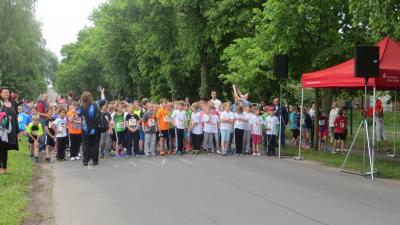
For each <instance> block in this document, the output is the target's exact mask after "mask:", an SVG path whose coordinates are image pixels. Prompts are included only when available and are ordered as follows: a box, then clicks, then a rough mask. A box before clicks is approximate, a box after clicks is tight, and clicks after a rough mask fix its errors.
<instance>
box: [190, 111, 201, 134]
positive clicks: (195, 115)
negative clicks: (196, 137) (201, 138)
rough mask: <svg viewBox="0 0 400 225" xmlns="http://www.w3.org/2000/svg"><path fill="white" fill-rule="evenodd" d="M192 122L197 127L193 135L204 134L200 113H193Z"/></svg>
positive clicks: (194, 128)
mask: <svg viewBox="0 0 400 225" xmlns="http://www.w3.org/2000/svg"><path fill="white" fill-rule="evenodd" d="M191 121H192V123H194V124H195V125H194V126H193V129H192V133H193V134H202V133H203V128H201V116H200V112H192V116H191Z"/></svg>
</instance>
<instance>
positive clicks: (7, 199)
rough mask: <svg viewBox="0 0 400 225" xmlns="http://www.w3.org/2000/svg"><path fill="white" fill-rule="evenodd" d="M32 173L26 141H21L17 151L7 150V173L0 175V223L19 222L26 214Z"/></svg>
mask: <svg viewBox="0 0 400 225" xmlns="http://www.w3.org/2000/svg"><path fill="white" fill-rule="evenodd" d="M32 174H33V163H32V161H31V160H30V157H29V151H28V147H27V142H26V141H22V142H21V143H20V150H19V151H9V152H8V174H6V175H0V224H20V223H21V221H22V219H23V218H24V217H25V216H27V214H28V212H27V206H28V202H29V198H28V192H29V185H30V183H31V180H32Z"/></svg>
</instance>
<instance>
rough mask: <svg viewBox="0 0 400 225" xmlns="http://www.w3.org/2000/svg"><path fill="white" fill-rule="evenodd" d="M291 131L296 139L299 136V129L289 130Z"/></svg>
mask: <svg viewBox="0 0 400 225" xmlns="http://www.w3.org/2000/svg"><path fill="white" fill-rule="evenodd" d="M291 131H292V134H293V137H294V138H296V139H297V138H298V137H299V136H300V131H299V130H298V129H295V130H291Z"/></svg>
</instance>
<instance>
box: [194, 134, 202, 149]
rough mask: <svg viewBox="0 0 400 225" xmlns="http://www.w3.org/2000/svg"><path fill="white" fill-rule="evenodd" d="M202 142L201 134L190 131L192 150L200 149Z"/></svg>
mask: <svg viewBox="0 0 400 225" xmlns="http://www.w3.org/2000/svg"><path fill="white" fill-rule="evenodd" d="M202 142H203V134H193V133H192V146H193V150H201V143H202Z"/></svg>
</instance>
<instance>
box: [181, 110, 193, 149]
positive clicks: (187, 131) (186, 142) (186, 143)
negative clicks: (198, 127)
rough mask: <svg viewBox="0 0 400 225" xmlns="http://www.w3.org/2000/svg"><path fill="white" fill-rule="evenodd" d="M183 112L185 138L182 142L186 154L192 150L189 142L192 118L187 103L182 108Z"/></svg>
mask: <svg viewBox="0 0 400 225" xmlns="http://www.w3.org/2000/svg"><path fill="white" fill-rule="evenodd" d="M183 111H185V116H186V123H185V135H184V136H185V138H184V140H183V143H184V146H185V150H186V152H189V151H191V150H192V145H191V140H190V117H191V116H192V110H191V109H190V105H189V103H185V106H184V107H183Z"/></svg>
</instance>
